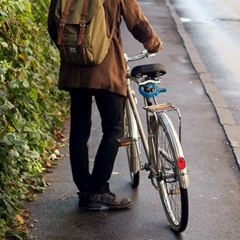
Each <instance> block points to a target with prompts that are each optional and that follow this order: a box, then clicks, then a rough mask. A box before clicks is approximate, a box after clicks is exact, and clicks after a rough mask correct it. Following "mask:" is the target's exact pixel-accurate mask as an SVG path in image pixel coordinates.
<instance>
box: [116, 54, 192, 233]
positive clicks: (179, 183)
mask: <svg viewBox="0 0 240 240" xmlns="http://www.w3.org/2000/svg"><path fill="white" fill-rule="evenodd" d="M150 56H152V55H151V54H149V53H148V52H147V51H144V52H142V53H141V54H139V55H136V56H133V57H128V56H127V55H126V54H125V60H126V62H127V63H129V62H131V61H136V60H140V59H143V58H147V57H150ZM165 73H166V69H165V67H164V66H163V65H162V64H146V65H139V66H136V67H134V68H133V69H132V71H131V73H130V67H129V65H128V76H127V98H126V101H125V114H124V132H125V136H124V138H121V139H119V140H118V142H119V146H124V147H126V150H127V156H128V164H129V170H130V177H131V183H132V187H133V188H136V187H138V185H139V182H140V170H146V171H149V175H148V178H149V179H150V180H151V183H152V185H153V186H154V187H155V189H156V190H157V191H158V192H159V194H160V198H161V202H162V205H163V208H164V211H165V214H166V216H167V219H168V221H169V223H170V226H171V228H172V230H173V231H174V232H176V233H180V232H183V231H184V230H185V229H186V227H187V223H188V212H189V203H188V187H189V176H188V171H187V165H186V160H185V158H184V155H183V150H182V147H181V114H180V110H179V109H178V108H177V107H176V106H174V105H173V104H171V103H161V104H158V102H157V98H156V97H157V96H158V95H159V94H160V93H162V92H166V87H159V86H158V85H159V84H160V83H161V78H162V76H163V75H164V74H165ZM132 81H133V82H135V83H137V84H138V86H139V88H138V90H139V92H140V94H141V95H142V96H143V102H144V107H143V108H144V109H145V110H146V123H147V130H146V131H147V137H148V138H146V134H145V131H144V129H143V125H142V122H141V119H140V116H139V112H138V109H137V104H136V96H135V92H134V91H133V89H132V87H131V82H132ZM169 111H175V112H176V113H177V118H178V120H179V129H178V134H177V131H176V130H175V127H174V125H173V123H172V121H171V119H170V117H169V116H168V114H167V113H168V112H169ZM178 135H179V136H178ZM140 140H141V142H142V145H143V148H144V152H145V154H146V158H147V161H146V162H145V163H144V162H143V160H142V159H141V150H140Z"/></svg>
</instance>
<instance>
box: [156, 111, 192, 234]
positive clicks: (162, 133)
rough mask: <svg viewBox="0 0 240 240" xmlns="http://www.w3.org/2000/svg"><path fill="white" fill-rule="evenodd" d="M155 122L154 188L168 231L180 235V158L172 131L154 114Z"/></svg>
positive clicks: (184, 214) (184, 211)
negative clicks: (169, 228) (168, 227)
mask: <svg viewBox="0 0 240 240" xmlns="http://www.w3.org/2000/svg"><path fill="white" fill-rule="evenodd" d="M157 117H158V122H157V123H156V121H155V123H154V124H155V131H154V134H155V149H156V156H157V163H156V164H155V168H156V169H155V171H156V172H157V173H158V174H159V178H158V179H157V180H156V181H157V186H158V189H159V194H160V198H161V202H162V205H163V208H164V211H165V214H166V216H167V219H168V221H169V224H170V226H171V228H172V230H173V231H174V232H176V233H180V232H183V231H184V230H185V229H186V227H187V224H188V215H189V202H188V190H187V189H184V188H182V187H181V185H180V180H179V171H178V164H177V160H178V159H179V158H180V157H181V156H183V153H182V147H181V143H180V141H179V138H178V135H177V133H176V130H175V128H174V126H173V124H172V122H171V120H170V118H169V117H168V116H167V115H166V114H165V113H158V114H157Z"/></svg>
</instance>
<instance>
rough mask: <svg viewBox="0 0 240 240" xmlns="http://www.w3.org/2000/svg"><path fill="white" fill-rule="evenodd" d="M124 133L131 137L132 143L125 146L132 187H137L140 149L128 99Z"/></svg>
mask: <svg viewBox="0 0 240 240" xmlns="http://www.w3.org/2000/svg"><path fill="white" fill-rule="evenodd" d="M124 134H125V137H130V138H132V139H133V142H132V144H131V145H129V146H126V152H127V158H128V166H129V172H130V179H131V184H132V188H137V187H138V186H139V183H140V166H139V158H140V157H139V154H140V150H139V144H138V141H139V139H138V129H137V124H136V121H135V119H134V116H133V112H132V109H131V107H130V103H129V101H128V100H126V106H125V114H124Z"/></svg>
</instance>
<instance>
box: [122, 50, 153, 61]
mask: <svg viewBox="0 0 240 240" xmlns="http://www.w3.org/2000/svg"><path fill="white" fill-rule="evenodd" d="M153 56H156V54H155V53H149V52H148V51H147V50H144V51H142V52H141V53H140V54H138V55H135V56H132V57H128V55H127V54H126V53H124V57H125V60H126V62H133V61H137V60H141V59H144V58H148V57H153Z"/></svg>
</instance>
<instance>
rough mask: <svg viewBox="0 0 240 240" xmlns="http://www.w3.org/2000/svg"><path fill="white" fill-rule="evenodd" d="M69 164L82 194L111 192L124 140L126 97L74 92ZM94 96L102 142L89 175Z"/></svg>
mask: <svg viewBox="0 0 240 240" xmlns="http://www.w3.org/2000/svg"><path fill="white" fill-rule="evenodd" d="M70 96H71V130H70V160H71V168H72V174H73V180H74V182H75V184H76V185H77V187H78V189H79V191H80V192H86V191H88V192H89V193H105V192H109V191H110V189H109V182H108V181H109V179H110V177H111V174H112V170H113V166H114V162H115V158H116V156H117V152H118V145H117V141H116V139H117V138H121V137H122V136H123V101H124V97H123V96H120V95H117V94H114V93H111V92H108V91H106V90H99V89H83V88H80V89H71V90H70ZM92 96H94V97H95V100H96V104H97V107H98V110H99V112H100V116H101V124H102V132H103V136H102V140H101V143H100V145H99V148H98V151H97V154H96V157H95V161H94V167H93V171H92V173H90V172H89V156H88V145H87V143H88V139H89V137H90V132H91V125H92V121H91V113H92Z"/></svg>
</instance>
